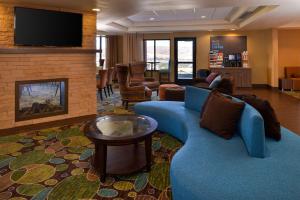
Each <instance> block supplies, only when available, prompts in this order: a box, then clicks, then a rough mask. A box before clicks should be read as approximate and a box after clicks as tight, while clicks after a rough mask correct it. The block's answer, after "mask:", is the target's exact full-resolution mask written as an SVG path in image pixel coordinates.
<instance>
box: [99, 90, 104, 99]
mask: <svg viewBox="0 0 300 200" xmlns="http://www.w3.org/2000/svg"><path fill="white" fill-rule="evenodd" d="M98 92H99V94H100V100H101V101H103V96H102V89H99V90H98Z"/></svg>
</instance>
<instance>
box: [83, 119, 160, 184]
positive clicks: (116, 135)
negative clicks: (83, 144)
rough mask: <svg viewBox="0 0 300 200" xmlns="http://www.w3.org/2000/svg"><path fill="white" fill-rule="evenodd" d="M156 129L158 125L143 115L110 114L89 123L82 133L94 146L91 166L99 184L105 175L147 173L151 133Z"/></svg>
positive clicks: (150, 156)
mask: <svg viewBox="0 0 300 200" xmlns="http://www.w3.org/2000/svg"><path fill="white" fill-rule="evenodd" d="M156 129H157V122H156V121H155V120H154V119H152V118H150V117H147V116H142V115H110V116H104V117H99V118H97V119H96V120H94V121H92V122H90V123H88V124H87V125H86V126H85V128H84V133H85V135H86V136H87V137H88V138H89V139H90V140H91V141H92V142H93V143H94V144H95V153H94V156H93V159H92V166H93V167H94V169H95V170H96V171H97V172H98V173H99V175H100V179H101V181H102V182H104V181H105V177H106V174H110V175H122V174H130V173H133V172H137V171H139V170H142V169H146V170H147V171H150V169H151V160H152V134H153V133H154V132H155V130H156ZM141 142H144V144H141Z"/></svg>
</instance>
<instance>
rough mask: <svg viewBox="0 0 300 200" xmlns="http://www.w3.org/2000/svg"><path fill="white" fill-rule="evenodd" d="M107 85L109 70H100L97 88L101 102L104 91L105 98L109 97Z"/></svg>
mask: <svg viewBox="0 0 300 200" xmlns="http://www.w3.org/2000/svg"><path fill="white" fill-rule="evenodd" d="M106 85H107V70H105V69H100V70H99V78H98V79H97V88H98V92H99V94H100V99H101V101H102V100H103V96H102V91H103V90H104V94H105V97H107V93H106Z"/></svg>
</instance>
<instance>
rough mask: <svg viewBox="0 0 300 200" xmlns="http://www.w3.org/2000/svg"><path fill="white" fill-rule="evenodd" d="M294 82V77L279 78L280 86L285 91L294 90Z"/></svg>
mask: <svg viewBox="0 0 300 200" xmlns="http://www.w3.org/2000/svg"><path fill="white" fill-rule="evenodd" d="M293 85H294V83H293V80H292V79H289V78H279V88H280V89H281V91H282V92H283V91H284V90H291V91H293V90H294V87H293Z"/></svg>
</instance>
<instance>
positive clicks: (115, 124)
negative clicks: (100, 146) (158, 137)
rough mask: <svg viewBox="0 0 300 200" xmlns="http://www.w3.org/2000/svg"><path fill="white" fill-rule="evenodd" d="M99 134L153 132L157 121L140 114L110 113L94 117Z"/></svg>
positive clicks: (113, 135)
mask: <svg viewBox="0 0 300 200" xmlns="http://www.w3.org/2000/svg"><path fill="white" fill-rule="evenodd" d="M95 125H96V128H97V129H98V130H99V132H98V133H99V134H101V135H103V136H107V137H111V138H123V137H134V136H138V135H143V134H145V133H150V132H153V131H154V130H155V129H156V128H157V122H156V121H155V120H153V119H152V118H149V117H146V116H140V115H111V116H105V117H100V118H97V119H96V124H95Z"/></svg>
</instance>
